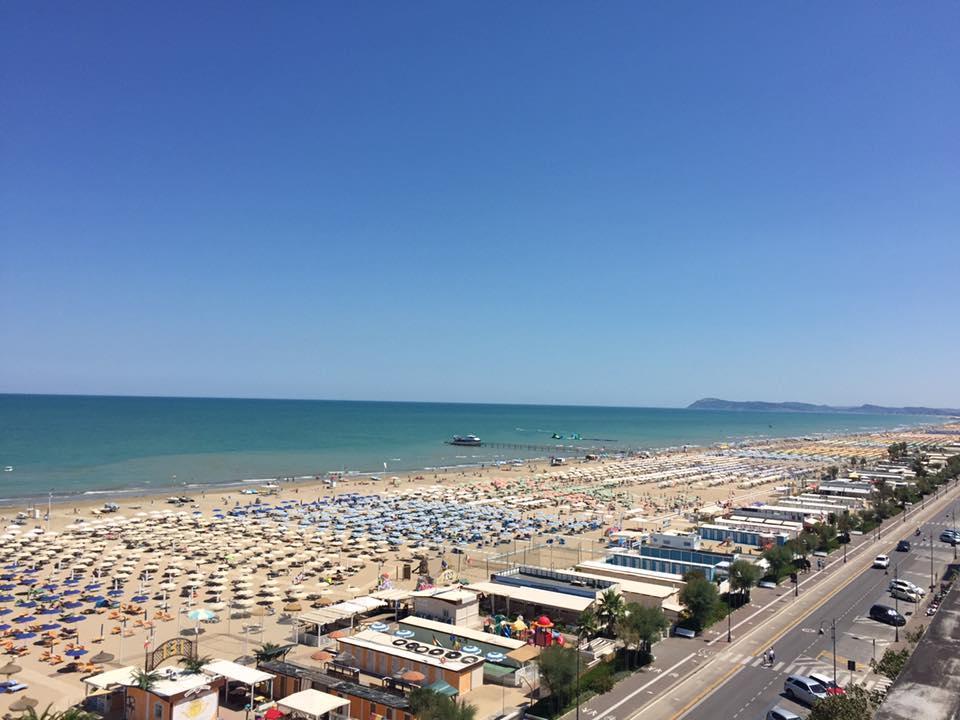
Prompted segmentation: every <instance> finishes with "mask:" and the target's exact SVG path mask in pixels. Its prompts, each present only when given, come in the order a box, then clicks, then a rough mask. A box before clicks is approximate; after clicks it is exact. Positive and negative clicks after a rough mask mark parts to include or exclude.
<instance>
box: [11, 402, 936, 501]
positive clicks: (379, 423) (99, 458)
mask: <svg viewBox="0 0 960 720" xmlns="http://www.w3.org/2000/svg"><path fill="white" fill-rule="evenodd" d="M940 420H942V419H940ZM937 421H938V418H929V417H924V416H906V415H856V414H849V415H847V414H812V413H811V414H794V413H755V412H726V411H704V410H680V409H676V410H673V409H651V408H608V407H565V406H534V405H470V404H444V403H393V402H341V401H313V400H225V399H194V398H140V397H86V396H55V395H0V467H2V466H11V467H12V468H13V470H12V471H11V472H0V502H7V503H9V502H12V501H20V500H22V499H23V498H29V497H43V498H46V497H47V494H48V493H49V492H52V493H53V494H54V498H55V499H68V498H70V497H75V496H77V495H83V494H97V493H104V494H115V493H118V492H129V493H142V492H149V491H157V492H159V491H163V490H166V489H169V488H183V487H185V486H186V487H191V486H196V485H201V484H229V483H239V482H243V481H256V480H262V479H265V478H276V477H299V476H312V475H318V474H325V473H327V472H329V471H347V472H354V473H371V472H376V473H379V474H381V475H383V474H387V475H389V474H390V473H392V472H399V471H402V470H418V469H423V468H436V467H451V466H458V465H479V464H482V463H492V462H496V461H500V460H512V459H518V458H519V459H526V458H531V457H545V456H547V455H550V454H552V453H550V452H549V451H546V450H543V449H517V448H496V447H480V448H470V447H454V446H450V445H447V444H445V441H446V440H448V439H450V438H451V436H453V435H454V434H460V435H463V434H467V433H474V434H476V435H479V436H480V437H481V438H482V439H483V440H484V441H490V442H499V443H516V444H524V445H536V446H551V445H555V444H557V443H561V442H570V443H574V444H577V445H582V446H592V447H593V446H604V447H606V448H608V449H610V450H617V449H625V448H630V449H640V448H664V447H672V446H679V445H683V444H686V445H708V444H712V443H716V442H728V441H733V440H739V439H745V438H760V437H790V436H797V435H807V434H815V433H817V434H818V433H839V432H858V431H866V430H876V429H881V428H893V427H899V426H905V425H916V424H922V423H929V422H937ZM553 433H559V434H562V435H564V436H569V435H571V434H573V433H577V434H579V435H580V436H581V438H582V439H581V440H579V441H573V440H563V441H559V440H554V439H552V438H551V435H552V434H553ZM557 454H561V453H557ZM384 464H386V469H385V468H384Z"/></svg>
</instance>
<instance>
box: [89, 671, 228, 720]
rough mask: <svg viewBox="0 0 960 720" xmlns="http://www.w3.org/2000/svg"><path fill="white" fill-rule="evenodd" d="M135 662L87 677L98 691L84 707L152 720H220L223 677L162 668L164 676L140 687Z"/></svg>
mask: <svg viewBox="0 0 960 720" xmlns="http://www.w3.org/2000/svg"><path fill="white" fill-rule="evenodd" d="M139 669H140V668H139V667H137V666H134V665H130V666H127V667H122V668H117V669H115V670H107V671H106V672H102V673H97V674H96V675H91V676H90V677H86V678H83V683H84V685H86V686H87V687H88V689H93V691H94V694H93V695H91V696H89V697H87V698H85V700H84V707H85V708H87V709H88V710H90V711H91V712H95V713H97V714H98V715H101V716H102V717H104V718H108V719H111V720H112V719H113V718H125V717H137V718H141V717H149V718H151V720H217V718H218V717H219V713H220V688H222V687H223V686H224V684H225V680H224V679H223V678H222V677H211V676H210V675H208V674H204V673H189V672H187V671H186V670H182V669H180V668H175V667H163V668H158V669H157V670H156V671H155V672H156V673H157V674H158V675H159V676H160V679H159V680H158V681H157V682H156V683H154V685H153V686H152V687H151V688H150V689H149V690H143V689H141V688H139V687H137V681H136V671H137V670H139Z"/></svg>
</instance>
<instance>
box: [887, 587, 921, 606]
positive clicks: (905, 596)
mask: <svg viewBox="0 0 960 720" xmlns="http://www.w3.org/2000/svg"><path fill="white" fill-rule="evenodd" d="M890 597H892V598H896V599H897V600H905V601H906V602H912V603H915V602H920V595H919V594H917V593H915V592H914V591H913V590H911V589H909V588H905V587H903V586H902V585H894V586H893V587H892V588H890Z"/></svg>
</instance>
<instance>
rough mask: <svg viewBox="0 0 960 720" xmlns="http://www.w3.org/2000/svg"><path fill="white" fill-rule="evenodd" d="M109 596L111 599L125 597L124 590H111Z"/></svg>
mask: <svg viewBox="0 0 960 720" xmlns="http://www.w3.org/2000/svg"><path fill="white" fill-rule="evenodd" d="M107 595H109V596H110V597H120V596H121V595H123V590H110V591H108V592H107Z"/></svg>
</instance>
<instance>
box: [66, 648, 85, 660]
mask: <svg viewBox="0 0 960 720" xmlns="http://www.w3.org/2000/svg"><path fill="white" fill-rule="evenodd" d="M86 654H87V651H86V650H84V649H83V648H71V649H70V650H67V651H66V652H65V653H64V655H66V656H67V657H72V658H78V657H80V656H82V655H86Z"/></svg>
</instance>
